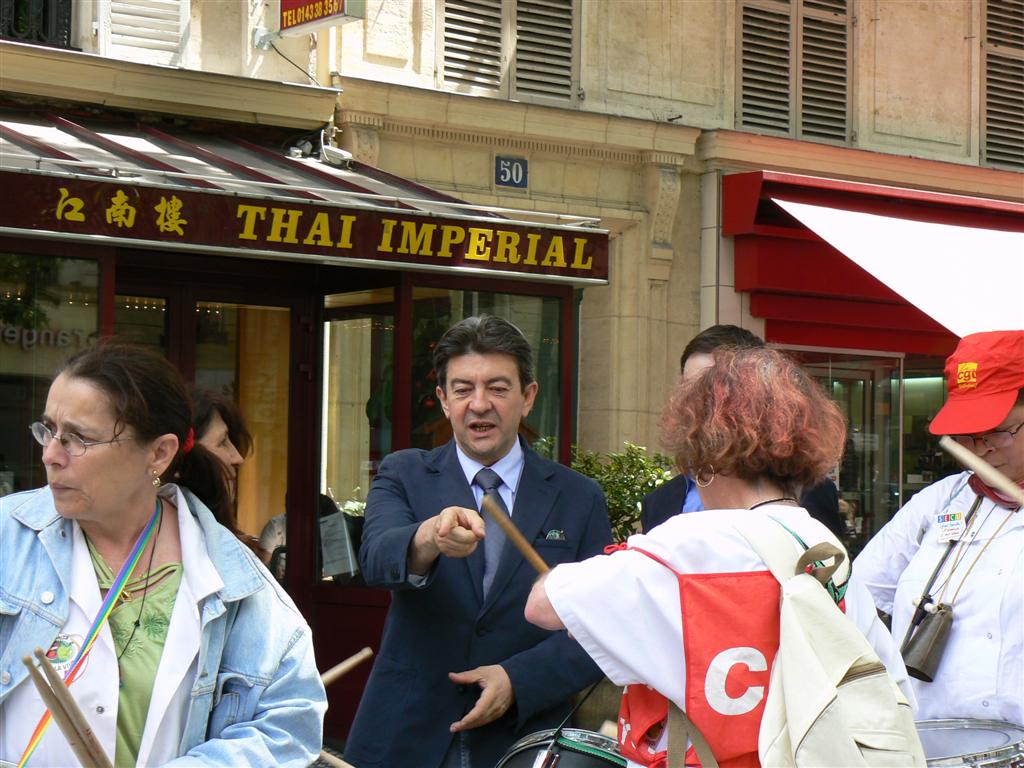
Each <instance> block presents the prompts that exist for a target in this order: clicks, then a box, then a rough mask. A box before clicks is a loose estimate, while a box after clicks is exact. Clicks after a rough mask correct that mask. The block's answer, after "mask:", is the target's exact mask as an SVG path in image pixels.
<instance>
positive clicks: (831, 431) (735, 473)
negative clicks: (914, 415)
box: [526, 348, 906, 766]
mask: <svg viewBox="0 0 1024 768" xmlns="http://www.w3.org/2000/svg"><path fill="white" fill-rule="evenodd" d="M713 354H714V365H712V366H710V367H708V368H707V369H706V370H705V372H704V373H703V374H702V375H700V376H696V377H693V378H689V379H685V378H684V379H682V380H681V381H680V382H679V384H678V386H677V388H676V390H675V392H674V394H673V395H672V398H671V399H670V400H669V403H668V404H667V406H666V409H665V412H664V414H663V416H662V432H663V439H664V442H665V444H666V446H668V447H670V448H671V450H672V452H673V455H674V456H675V459H676V462H677V465H678V466H679V468H680V470H682V471H684V472H687V473H688V474H690V475H691V476H693V477H694V478H695V479H696V482H697V484H698V485H699V486H700V489H701V497H702V499H703V500H704V506H705V511H694V512H690V513H687V514H685V515H675V516H673V517H672V518H671V519H669V520H668V521H666V522H665V523H662V524H661V525H659V526H657V527H655V528H653V529H652V530H651V531H650V532H649V533H647V534H638V535H634V536H631V537H630V538H629V540H628V542H627V544H626V545H623V546H622V547H620V548H617V549H616V550H615V551H612V552H611V554H608V555H600V556H597V557H593V558H591V559H589V560H585V561H583V562H581V563H569V564H563V565H559V566H557V567H556V568H554V569H553V570H552V571H551V572H550V573H548V574H547V575H546V576H544V577H543V578H541V579H539V580H538V581H537V583H536V585H535V586H534V588H533V591H532V592H531V594H530V597H529V600H528V601H527V605H526V618H527V620H529V621H531V622H533V623H535V624H537V625H538V626H541V627H544V628H545V629H552V630H553V629H558V628H562V627H567V628H568V629H569V631H570V633H571V634H572V636H573V637H575V638H576V639H577V640H579V642H580V643H581V644H582V645H583V647H584V648H585V649H586V651H587V653H589V654H590V656H591V658H593V659H594V660H595V661H597V662H598V664H600V665H601V669H602V670H603V671H604V673H605V674H606V675H608V677H609V678H611V680H612V682H614V683H615V684H617V685H625V686H628V688H627V690H626V693H625V694H624V696H623V702H622V710H621V713H620V729H619V741H620V749H621V751H622V754H623V755H624V756H625V757H626V758H628V759H629V760H630V765H631V766H656V765H659V766H660V765H663V764H664V763H663V761H664V760H665V759H666V754H667V749H668V742H667V738H668V737H667V734H666V729H665V727H664V723H665V719H666V716H667V712H668V701H669V700H671V701H672V702H674V703H675V704H676V706H678V707H679V708H680V709H682V710H684V711H685V712H687V713H688V715H689V717H690V719H691V720H692V721H693V722H694V723H695V724H696V726H697V727H698V728H699V729H700V731H701V732H702V733H703V734H704V736H705V738H706V739H707V740H708V742H709V743H710V746H711V750H712V752H713V753H714V755H715V757H716V758H717V759H718V762H719V763H720V764H722V765H726V764H732V765H744V766H749V765H758V764H759V763H758V732H759V728H760V723H761V717H762V714H763V712H764V701H765V698H766V696H765V691H766V690H767V687H768V684H769V678H770V674H771V668H770V664H769V663H768V660H770V659H772V658H774V656H775V653H776V651H777V649H778V646H779V595H780V587H779V583H778V581H776V580H775V577H774V576H773V575H772V574H771V572H770V571H769V570H768V569H767V566H766V564H765V563H764V562H763V561H762V560H761V558H760V557H759V556H758V554H757V553H756V552H755V551H754V549H753V548H752V547H751V546H750V544H749V543H748V542H747V539H746V538H745V537H744V536H743V534H742V533H741V531H742V530H743V529H744V527H745V526H748V525H749V523H748V521H750V520H752V519H753V516H755V515H762V514H766V515H767V516H768V517H769V518H771V519H774V521H775V522H777V523H779V524H780V526H781V527H782V528H784V529H788V531H789V532H790V533H791V534H793V537H794V548H797V546H798V545H797V537H799V541H800V542H801V543H803V544H804V545H806V546H808V547H810V546H813V545H815V544H817V543H819V542H822V541H826V542H829V543H831V544H833V545H834V546H838V547H840V548H841V547H842V544H841V543H839V542H838V540H836V539H835V537H834V536H833V535H832V534H831V533H830V532H829V530H828V529H827V528H826V527H825V526H824V525H822V524H821V523H820V522H818V521H817V520H814V519H813V518H811V517H810V515H808V514H807V511H806V510H804V509H802V508H801V507H800V506H799V505H798V502H797V491H798V489H799V488H801V487H803V486H804V485H807V484H808V483H809V482H810V481H812V480H814V479H815V478H819V477H821V476H822V475H823V474H824V473H825V471H826V470H827V469H828V468H830V467H833V466H835V464H836V462H837V461H838V460H839V456H840V454H841V452H842V449H843V438H844V435H845V431H846V428H845V422H844V420H843V416H842V414H841V413H840V411H839V408H838V406H837V405H836V404H835V403H834V402H832V401H831V400H829V399H828V398H827V397H826V395H825V394H824V393H823V392H822V390H821V388H820V387H819V386H818V385H817V384H816V383H815V382H814V381H813V380H812V379H811V378H810V377H808V376H807V375H806V374H804V373H803V371H801V370H800V369H799V368H798V367H797V366H796V365H795V364H794V363H793V362H792V361H790V360H789V359H788V358H787V357H786V356H785V355H782V354H781V353H779V352H776V351H774V350H770V349H764V348H761V349H735V348H720V349H718V350H716V351H715V352H714V353H713ZM754 510H758V511H757V512H755V511H754ZM684 607H685V610H683V608H684ZM840 607H843V606H842V604H840ZM845 611H846V614H847V615H848V616H849V617H850V618H851V620H852V621H853V622H854V624H856V626H857V627H858V628H859V629H860V630H861V631H862V632H863V633H864V634H865V635H866V637H867V638H868V640H869V642H871V644H872V646H873V647H874V648H875V649H876V651H877V652H878V655H879V657H880V658H881V659H882V661H884V662H885V664H886V667H887V668H888V669H889V671H890V673H891V674H892V676H893V678H894V680H895V681H896V682H897V683H901V682H902V683H904V684H905V682H906V680H905V678H906V672H905V670H904V669H903V666H902V662H901V661H900V658H899V654H898V653H897V652H896V649H895V646H894V644H893V642H892V638H891V637H890V635H889V633H888V631H887V630H886V629H885V627H884V626H883V625H882V623H881V621H880V620H879V618H878V616H877V615H876V613H875V610H874V606H873V605H872V603H871V597H870V595H869V594H868V593H867V592H866V591H865V590H864V589H863V588H861V589H860V590H859V591H858V590H856V589H848V590H847V591H846V594H845ZM729 654H731V656H729ZM725 658H732V659H733V660H734V661H735V663H734V664H731V665H728V666H727V667H726V668H725V669H731V668H732V667H739V666H741V665H744V666H746V667H747V669H746V670H744V671H743V672H736V673H727V672H726V671H723V667H722V666H721V661H722V660H723V659H725ZM727 678H728V680H729V683H728V687H727Z"/></svg>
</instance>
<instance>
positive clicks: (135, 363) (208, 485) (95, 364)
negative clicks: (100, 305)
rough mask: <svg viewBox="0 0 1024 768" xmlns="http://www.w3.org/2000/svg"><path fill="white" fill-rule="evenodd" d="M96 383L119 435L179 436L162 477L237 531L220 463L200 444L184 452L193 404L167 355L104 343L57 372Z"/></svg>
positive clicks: (149, 438)
mask: <svg viewBox="0 0 1024 768" xmlns="http://www.w3.org/2000/svg"><path fill="white" fill-rule="evenodd" d="M57 374H58V375H62V374H63V375H64V376H67V377H68V378H71V379H81V380H83V381H87V382H89V383H90V384H92V385H93V386H94V387H96V388H97V389H99V390H100V391H101V392H103V393H104V394H106V395H107V397H108V398H109V399H110V406H111V408H112V409H113V412H114V436H115V437H116V436H117V435H120V434H121V433H123V432H124V430H125V429H126V428H128V427H131V428H132V429H133V430H135V436H136V439H138V440H140V441H142V442H148V441H152V440H155V439H157V438H158V437H161V436H162V435H168V434H170V435H174V436H175V437H177V438H178V453H177V454H176V455H175V457H174V458H173V459H172V460H171V463H170V464H169V465H168V467H167V469H166V470H165V471H164V473H163V475H162V476H161V477H160V479H161V480H163V481H164V482H175V483H179V484H181V485H184V486H186V487H187V488H188V489H189V490H190V491H192V492H193V493H194V494H196V496H198V497H199V498H200V499H202V501H203V503H204V504H206V506H207V507H209V508H210V511H211V512H213V515H214V517H216V518H217V521H218V522H219V523H221V524H222V525H224V526H226V527H227V528H229V529H231V530H232V531H235V525H234V510H233V507H232V503H231V493H230V491H229V489H228V483H227V475H226V473H225V469H224V466H223V465H222V464H221V462H220V460H219V459H218V458H217V457H216V456H214V455H213V454H212V453H210V452H209V451H207V450H206V449H205V448H203V447H202V446H201V445H199V444H198V443H195V444H194V445H193V448H192V450H190V451H189V452H188V453H187V454H186V453H183V452H182V450H181V449H182V447H184V445H185V442H186V440H187V438H188V432H189V429H191V427H192V402H191V399H190V398H189V395H188V390H187V389H186V387H185V382H184V381H183V380H182V378H181V374H180V373H179V372H178V370H177V369H176V368H175V367H174V366H173V365H171V363H170V362H169V361H168V360H167V359H166V358H165V357H163V356H161V355H159V354H157V353H156V352H153V351H152V350H149V349H147V348H146V347H140V346H136V345H134V344H124V343H121V342H115V341H100V342H98V343H96V344H94V345H93V346H91V347H88V348H86V349H83V350H82V351H80V352H77V353H76V354H74V355H72V356H71V357H70V358H68V360H67V361H66V362H65V363H64V365H63V366H62V367H61V368H60V370H58V371H57Z"/></svg>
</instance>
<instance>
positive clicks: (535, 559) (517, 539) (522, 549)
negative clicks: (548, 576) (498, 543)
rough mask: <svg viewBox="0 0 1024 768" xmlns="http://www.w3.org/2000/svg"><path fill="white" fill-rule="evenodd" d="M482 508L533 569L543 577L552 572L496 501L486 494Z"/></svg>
mask: <svg viewBox="0 0 1024 768" xmlns="http://www.w3.org/2000/svg"><path fill="white" fill-rule="evenodd" d="M481 507H482V508H483V510H484V512H486V513H487V514H488V515H490V518H491V519H492V520H493V521H494V522H496V523H497V524H498V526H499V527H500V528H501V530H502V531H504V532H505V536H506V537H507V538H508V540H509V541H511V542H512V543H513V544H515V547H516V549H518V550H519V553H520V554H521V555H522V556H523V557H525V558H526V562H528V563H529V564H530V565H532V566H533V569H534V570H535V571H537V573H539V574H541V575H542V576H543V575H544V574H545V573H547V572H548V571H550V570H551V569H550V568H549V567H548V564H547V563H545V562H544V560H543V559H542V558H541V556H540V555H538V554H537V550H535V549H534V548H533V547H531V546H530V542H528V541H527V540H526V539H525V538H523V534H521V533H520V532H519V529H518V528H516V524H515V523H513V522H512V518H510V517H509V516H508V515H506V514H505V512H504V511H502V510H501V509H500V508H499V507H498V505H497V504H495V503H494V500H493V499H492V498H491V497H489V496H487V495H486V494H485V495H484V498H483V501H482V503H481Z"/></svg>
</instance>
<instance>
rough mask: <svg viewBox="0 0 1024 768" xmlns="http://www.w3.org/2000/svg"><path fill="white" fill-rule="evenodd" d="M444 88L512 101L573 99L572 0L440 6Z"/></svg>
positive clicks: (456, 1) (444, 2)
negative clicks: (442, 33) (513, 99)
mask: <svg viewBox="0 0 1024 768" xmlns="http://www.w3.org/2000/svg"><path fill="white" fill-rule="evenodd" d="M439 2H440V3H441V8H442V14H443V19H444V21H443V29H444V35H443V51H442V52H441V60H442V62H441V64H442V75H441V78H442V80H443V82H444V84H445V85H446V86H448V87H450V88H452V89H454V90H457V91H460V92H464V93H476V94H483V95H491V96H501V97H506V98H515V99H527V100H534V99H558V100H562V101H571V100H573V99H574V98H575V93H574V87H573V83H574V82H575V79H576V76H575V66H576V64H575V60H576V44H575V18H576V16H575V8H574V5H575V2H576V0H439Z"/></svg>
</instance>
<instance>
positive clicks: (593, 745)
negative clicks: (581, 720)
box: [495, 728, 626, 768]
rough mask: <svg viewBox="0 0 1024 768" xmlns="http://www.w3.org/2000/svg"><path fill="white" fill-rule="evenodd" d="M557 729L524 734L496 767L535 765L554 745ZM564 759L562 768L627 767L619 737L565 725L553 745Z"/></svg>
mask: <svg viewBox="0 0 1024 768" xmlns="http://www.w3.org/2000/svg"><path fill="white" fill-rule="evenodd" d="M554 733H555V731H554V730H553V729H552V730H548V731H537V732H536V733H531V734H529V735H528V736H524V737H523V738H521V739H520V740H519V741H517V742H516V743H515V744H513V745H512V747H511V748H510V749H509V750H508V752H506V753H505V756H504V757H503V758H502V759H501V761H500V762H499V763H498V764H497V766H495V768H533V766H534V765H535V764H536V761H537V760H539V759H540V758H541V755H543V754H544V752H545V751H546V750H547V749H548V747H550V746H551V740H552V737H553V736H554ZM552 752H556V753H557V754H558V755H559V756H560V759H559V761H558V768H608V766H625V765H626V760H625V758H623V757H622V756H621V755H620V754H619V745H618V743H617V742H616V741H615V739H610V738H608V737H607V736H602V735H601V734H600V733H594V732H593V731H584V730H581V729H579V728H564V729H562V733H561V735H560V736H559V737H558V743H557V744H556V745H555V746H554V748H552Z"/></svg>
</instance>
